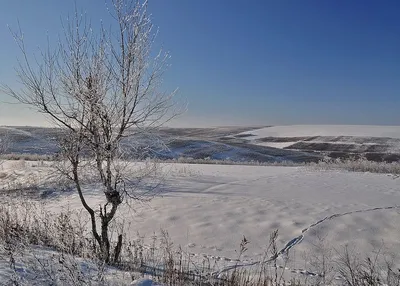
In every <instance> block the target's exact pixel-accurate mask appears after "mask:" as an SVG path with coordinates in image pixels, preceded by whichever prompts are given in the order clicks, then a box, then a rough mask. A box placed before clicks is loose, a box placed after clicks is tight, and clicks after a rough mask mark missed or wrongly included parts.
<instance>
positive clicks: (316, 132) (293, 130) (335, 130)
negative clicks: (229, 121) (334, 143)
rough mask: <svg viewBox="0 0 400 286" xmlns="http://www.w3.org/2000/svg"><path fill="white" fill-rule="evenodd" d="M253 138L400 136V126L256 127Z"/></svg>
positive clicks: (251, 132)
mask: <svg viewBox="0 0 400 286" xmlns="http://www.w3.org/2000/svg"><path fill="white" fill-rule="evenodd" d="M241 134H252V135H254V137H251V139H259V138H263V137H311V136H357V137H389V138H397V139H399V138H400V126H377V125H283V126H272V127H266V128H261V129H255V130H252V131H248V132H243V133H241Z"/></svg>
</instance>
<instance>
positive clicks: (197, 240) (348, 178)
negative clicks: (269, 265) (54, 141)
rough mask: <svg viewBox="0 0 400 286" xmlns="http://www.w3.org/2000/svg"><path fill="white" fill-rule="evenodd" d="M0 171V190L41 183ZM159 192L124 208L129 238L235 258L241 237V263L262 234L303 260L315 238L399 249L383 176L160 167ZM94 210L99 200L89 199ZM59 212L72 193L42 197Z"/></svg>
mask: <svg viewBox="0 0 400 286" xmlns="http://www.w3.org/2000/svg"><path fill="white" fill-rule="evenodd" d="M33 164H34V165H33V166H32V163H29V164H28V163H26V164H20V165H16V163H15V162H6V163H5V164H4V165H3V166H2V167H0V184H1V185H0V189H1V188H2V187H7V186H9V185H10V184H11V183H14V184H18V183H23V182H24V181H25V180H27V178H28V177H29V178H30V179H29V180H32V178H33V177H35V176H40V177H41V178H44V177H45V176H44V174H46V173H47V172H48V170H47V167H43V166H37V165H36V164H37V163H33ZM162 172H163V173H164V174H165V181H164V183H163V185H162V186H161V191H162V192H161V193H160V195H159V196H158V197H155V198H154V199H153V200H151V201H150V202H142V203H137V204H135V205H134V210H132V209H129V208H128V207H125V208H123V209H122V212H121V213H120V218H123V219H124V220H125V221H126V222H130V223H131V224H130V227H129V229H128V230H127V231H128V233H129V235H130V236H131V237H136V235H137V233H138V232H139V233H140V235H143V236H145V237H146V238H149V239H150V237H151V236H152V235H153V234H154V233H156V234H157V233H159V230H160V229H165V230H167V231H168V232H169V235H170V237H171V239H172V241H173V242H174V244H175V245H181V246H183V247H184V248H185V249H186V250H187V251H190V252H192V253H196V254H206V255H210V256H214V257H215V256H218V257H221V258H236V257H237V252H236V251H235V250H238V248H239V243H240V241H241V239H242V238H243V236H246V238H247V239H248V240H249V241H250V244H249V246H248V249H249V250H248V251H247V252H246V254H245V255H244V256H243V259H245V260H249V261H250V260H254V259H258V258H260V256H261V255H262V254H263V251H264V250H265V246H266V245H267V244H268V240H269V235H270V234H271V232H272V231H274V230H275V229H278V230H279V239H278V248H279V249H284V248H285V245H286V244H287V243H288V242H290V241H292V242H293V245H290V246H292V248H291V249H290V253H291V254H297V255H295V257H297V258H299V261H302V255H301V254H303V253H306V254H307V253H308V254H310V253H312V252H313V251H314V249H315V247H314V246H313V245H315V244H318V243H319V242H320V240H321V238H324V243H325V244H327V245H329V246H330V247H332V248H336V249H340V248H341V247H343V246H344V245H346V244H350V245H354V246H355V247H356V248H357V250H359V251H360V252H365V253H366V252H369V251H371V250H373V249H378V248H381V247H382V246H384V248H385V249H387V250H389V251H390V250H396V249H399V247H400V241H399V240H398V237H399V233H400V216H399V213H398V209H397V205H400V184H399V181H398V180H399V179H395V178H393V177H392V176H389V175H385V174H370V173H350V172H345V171H343V172H342V171H317V170H314V169H309V168H306V167H265V166H228V165H224V166H223V165H186V164H164V165H162ZM87 195H88V198H89V202H90V204H91V206H92V207H94V208H96V206H97V205H98V203H100V202H101V201H102V200H103V197H102V194H101V193H98V192H96V191H95V190H92V191H90V192H89V193H88V194H87ZM46 204H47V208H48V209H50V210H52V211H54V212H58V211H59V210H60V209H62V208H65V207H70V208H73V209H81V208H82V207H81V205H80V202H79V199H78V196H77V194H75V193H73V192H72V193H66V194H65V193H64V194H62V195H61V194H60V195H55V196H50V197H48V198H47V199H46Z"/></svg>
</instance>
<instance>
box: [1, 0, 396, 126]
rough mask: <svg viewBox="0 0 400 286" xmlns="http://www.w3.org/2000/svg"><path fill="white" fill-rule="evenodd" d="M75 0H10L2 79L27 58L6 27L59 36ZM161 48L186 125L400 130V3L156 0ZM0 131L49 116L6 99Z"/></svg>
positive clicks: (39, 40)
mask: <svg viewBox="0 0 400 286" xmlns="http://www.w3.org/2000/svg"><path fill="white" fill-rule="evenodd" d="M76 2H77V3H78V7H80V8H81V9H83V10H85V11H87V13H88V15H89V16H90V17H91V19H92V23H93V25H96V24H97V23H99V21H100V19H103V21H105V22H106V23H107V22H108V23H111V21H110V18H109V17H108V15H107V12H106V10H105V4H104V1H103V0H80V1H76ZM73 9H74V1H73V0H37V1H31V0H13V1H4V0H3V1H2V2H1V9H0V43H1V52H0V63H1V64H0V81H1V82H2V83H10V84H14V82H15V80H16V76H15V72H14V69H13V67H14V66H16V64H17V61H16V59H17V57H18V56H19V53H18V50H17V49H16V45H15V43H14V42H13V39H12V37H11V35H10V33H9V31H8V28H7V25H10V26H12V27H16V26H17V19H19V21H20V24H21V27H22V29H23V31H24V34H25V37H26V41H27V44H28V46H29V47H31V48H32V49H37V47H38V46H42V47H44V46H45V44H46V43H45V41H46V35H47V34H48V35H49V36H50V39H56V38H57V34H58V33H60V32H61V24H60V19H65V18H66V17H67V14H68V13H70V14H71V13H72V11H73ZM150 11H151V13H152V15H153V22H154V24H155V25H156V26H158V27H159V36H158V38H157V46H160V45H162V46H163V47H164V48H165V49H167V50H169V51H170V52H171V55H172V58H171V61H170V63H171V67H170V69H169V70H168V72H167V73H166V74H165V79H164V89H166V90H173V89H174V88H176V87H178V88H179V97H180V98H183V99H185V100H186V101H187V102H188V103H189V106H188V111H187V112H186V114H185V115H183V116H181V117H180V118H179V119H178V120H177V121H175V122H174V124H176V125H180V126H217V125H246V124H256V125H269V124H377V125H379V124H384V125H400V17H398V12H399V11H400V2H399V1H389V0H385V1H376V0H374V1H370V0H358V1H349V0H314V1H311V0H302V1H298V0H252V1H251V0H249V1H243V0H241V1H238V0H229V1H228V0H225V1H223V0H202V1H194V0H193V1H191V0H190V1H189V0H150ZM0 101H1V105H0V125H2V124H17V125H19V124H24V125H32V124H34V125H39V124H42V123H43V122H44V121H43V118H41V117H39V115H38V114H36V113H34V112H32V111H29V110H28V109H27V108H26V107H22V106H20V105H16V104H13V105H9V104H5V103H4V101H7V102H8V101H10V99H8V98H7V97H6V96H5V95H4V94H0Z"/></svg>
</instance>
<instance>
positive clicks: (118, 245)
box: [113, 234, 122, 263]
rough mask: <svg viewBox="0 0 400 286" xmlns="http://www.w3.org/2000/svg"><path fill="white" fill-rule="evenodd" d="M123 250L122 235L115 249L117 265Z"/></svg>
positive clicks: (119, 236)
mask: <svg viewBox="0 0 400 286" xmlns="http://www.w3.org/2000/svg"><path fill="white" fill-rule="evenodd" d="M121 248H122V234H120V235H118V242H117V245H116V246H115V249H114V261H113V262H114V263H117V262H118V260H119V256H120V255H121Z"/></svg>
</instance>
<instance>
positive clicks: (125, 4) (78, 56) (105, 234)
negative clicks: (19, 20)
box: [3, 0, 177, 263]
mask: <svg viewBox="0 0 400 286" xmlns="http://www.w3.org/2000/svg"><path fill="white" fill-rule="evenodd" d="M112 8H113V9H111V10H112V11H111V12H110V15H111V16H112V18H113V19H114V20H115V23H116V24H117V25H116V26H117V28H116V29H112V28H110V29H109V30H108V29H106V28H105V27H104V26H101V28H100V29H99V33H97V34H96V33H94V32H93V28H92V26H91V24H90V22H89V21H88V20H87V19H86V17H84V16H80V15H79V13H78V12H77V11H76V12H75V17H74V19H73V20H72V21H71V20H69V21H68V23H67V24H66V25H63V27H64V30H63V34H62V37H61V38H60V40H59V43H58V45H57V48H56V49H51V48H50V44H48V48H47V49H46V51H43V52H42V53H41V56H42V57H41V60H40V61H38V60H36V61H34V62H32V61H31V60H30V59H29V56H28V52H27V49H26V47H25V43H24V41H23V38H22V32H21V29H20V30H19V31H18V32H16V33H15V32H14V33H13V35H14V37H15V40H16V42H17V44H18V46H19V48H20V50H21V51H22V60H21V61H20V62H19V67H18V69H17V72H18V77H19V80H20V81H21V82H22V84H23V86H24V88H23V89H22V90H18V91H16V90H15V89H13V88H10V87H9V86H3V90H4V91H5V92H6V93H7V94H9V95H11V96H12V97H14V98H16V99H18V100H19V101H20V102H22V103H25V104H28V105H30V106H33V107H34V108H35V109H37V110H38V111H39V112H42V113H44V114H45V115H47V116H48V117H49V118H51V119H52V120H53V121H54V122H55V123H56V124H57V125H58V126H59V127H61V128H63V129H64V132H63V133H62V134H63V135H62V138H61V140H60V148H61V155H62V159H63V160H62V162H63V163H64V164H63V165H64V168H60V171H62V173H63V175H65V176H66V177H68V178H69V179H70V180H72V181H73V183H74V186H75V188H76V190H77V192H78V194H79V198H80V201H81V203H82V205H83V207H84V208H85V209H86V211H87V212H88V214H89V216H90V220H91V230H92V233H93V236H94V238H95V240H96V241H97V244H98V245H99V248H100V253H101V256H102V259H104V261H105V262H107V263H108V262H116V261H117V260H118V259H119V255H120V251H121V244H122V235H121V234H119V235H118V239H117V243H116V246H115V248H114V251H112V247H111V244H112V242H111V240H110V231H109V226H110V222H111V221H112V220H113V219H114V218H115V215H116V213H117V210H118V207H119V206H120V205H121V204H122V203H123V202H124V201H126V200H128V199H129V198H135V194H134V192H133V187H132V184H130V182H129V180H128V179H127V177H126V176H125V175H124V168H125V167H126V165H125V163H123V162H122V160H121V159H123V158H124V148H122V145H123V144H121V142H122V140H123V139H124V138H128V137H129V138H133V140H132V139H131V142H134V141H135V138H140V140H142V138H143V137H144V136H143V135H148V134H151V133H152V131H153V130H156V129H157V128H158V127H160V126H161V125H162V124H163V123H165V122H166V121H167V120H169V119H171V118H172V117H173V116H174V115H176V114H177V113H176V112H174V111H173V112H171V110H173V108H172V107H173V106H174V105H173V101H172V97H173V95H174V92H172V93H165V92H160V91H159V88H160V84H161V77H162V75H163V73H164V71H165V69H166V67H167V60H168V59H169V55H168V54H167V53H164V52H162V51H160V52H159V53H158V54H156V55H153V54H152V45H153V43H154V39H155V35H156V31H154V27H153V25H152V22H151V19H150V17H149V15H148V11H147V1H144V2H143V1H140V0H130V1H124V0H113V1H112ZM32 63H35V65H33V64H32ZM36 63H37V65H36ZM138 140H139V139H138ZM145 142H146V146H147V148H148V147H149V146H150V145H151V144H152V141H151V140H146V141H145ZM139 145H140V144H136V145H135V146H139ZM65 166H66V167H65ZM88 172H91V173H90V174H93V176H94V178H96V179H97V180H98V182H101V188H102V190H103V192H104V195H105V203H104V204H102V205H100V206H99V209H98V210H96V209H94V208H93V207H91V206H89V203H88V202H87V196H85V189H86V188H85V187H84V185H85V182H86V178H87V176H88ZM98 224H100V226H99V225H98Z"/></svg>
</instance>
